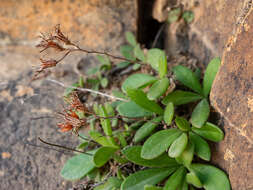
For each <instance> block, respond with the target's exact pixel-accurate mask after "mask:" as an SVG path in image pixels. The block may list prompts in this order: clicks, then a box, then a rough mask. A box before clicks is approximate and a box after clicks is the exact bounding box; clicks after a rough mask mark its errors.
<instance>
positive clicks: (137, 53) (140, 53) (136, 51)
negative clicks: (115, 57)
mask: <svg viewBox="0 0 253 190" xmlns="http://www.w3.org/2000/svg"><path fill="white" fill-rule="evenodd" d="M134 55H135V57H137V59H139V60H141V61H145V55H144V53H143V51H142V49H141V47H140V45H139V44H138V45H136V46H135V47H134Z"/></svg>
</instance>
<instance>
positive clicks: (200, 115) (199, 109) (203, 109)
mask: <svg viewBox="0 0 253 190" xmlns="http://www.w3.org/2000/svg"><path fill="white" fill-rule="evenodd" d="M209 113H210V108H209V103H208V101H207V100H206V99H203V100H201V101H200V102H199V103H198V105H197V106H196V107H195V108H194V110H193V112H192V115H191V120H190V121H191V123H192V125H193V126H194V127H197V128H201V127H202V126H203V125H204V124H205V122H206V121H207V119H208V117H209Z"/></svg>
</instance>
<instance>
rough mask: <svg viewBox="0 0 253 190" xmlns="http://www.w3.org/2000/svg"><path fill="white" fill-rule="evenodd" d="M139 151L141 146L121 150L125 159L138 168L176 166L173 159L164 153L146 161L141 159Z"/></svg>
mask: <svg viewBox="0 0 253 190" xmlns="http://www.w3.org/2000/svg"><path fill="white" fill-rule="evenodd" d="M141 149H142V146H129V147H126V148H124V149H123V150H122V153H123V154H124V155H125V157H126V158H127V159H128V160H129V161H131V162H132V163H135V164H137V165H140V166H146V167H159V168H160V167H171V166H178V164H177V162H176V161H175V159H173V158H170V157H168V155H167V154H166V153H164V154H162V155H161V156H159V157H157V158H155V159H152V160H146V159H143V158H142V157H141Z"/></svg>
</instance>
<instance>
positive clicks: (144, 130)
mask: <svg viewBox="0 0 253 190" xmlns="http://www.w3.org/2000/svg"><path fill="white" fill-rule="evenodd" d="M161 121H162V117H161V116H160V117H157V118H155V119H152V120H151V121H148V122H146V123H145V124H144V125H143V126H141V128H139V129H138V130H137V132H136V133H135V135H134V142H135V143H138V142H140V141H141V140H143V139H144V138H145V137H147V136H148V135H150V134H151V133H152V132H153V131H154V129H155V128H156V127H157V126H158V125H159V123H160V122H161Z"/></svg>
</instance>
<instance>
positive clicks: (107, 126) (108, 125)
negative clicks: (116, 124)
mask: <svg viewBox="0 0 253 190" xmlns="http://www.w3.org/2000/svg"><path fill="white" fill-rule="evenodd" d="M99 116H100V117H101V119H100V121H101V125H102V128H103V130H104V133H105V134H106V135H108V136H112V128H111V122H110V119H104V118H105V117H109V115H108V113H107V111H106V109H105V107H104V106H102V105H100V107H99Z"/></svg>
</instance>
